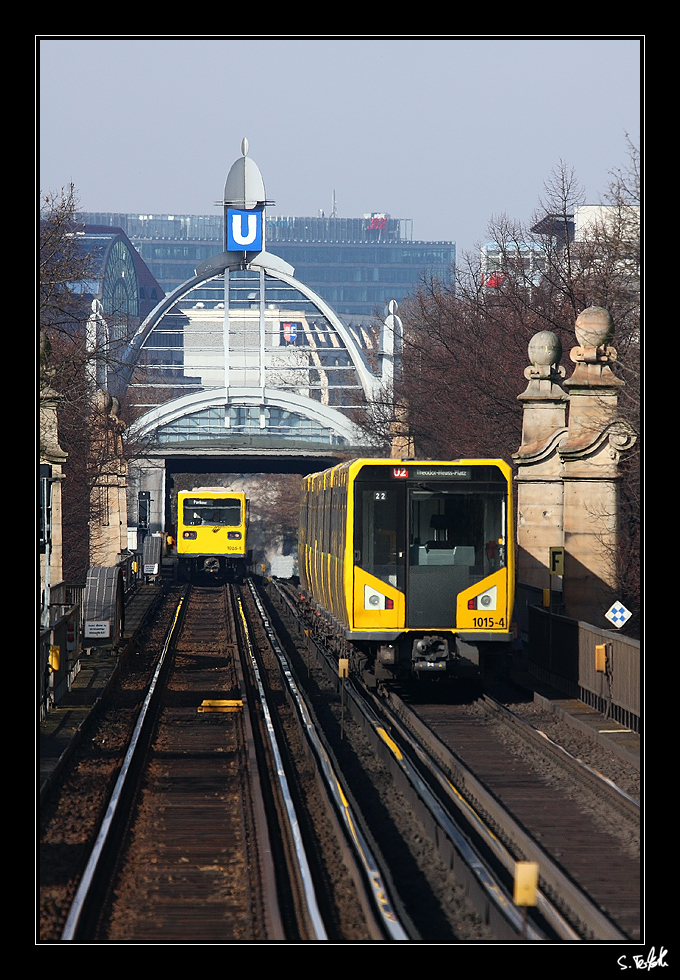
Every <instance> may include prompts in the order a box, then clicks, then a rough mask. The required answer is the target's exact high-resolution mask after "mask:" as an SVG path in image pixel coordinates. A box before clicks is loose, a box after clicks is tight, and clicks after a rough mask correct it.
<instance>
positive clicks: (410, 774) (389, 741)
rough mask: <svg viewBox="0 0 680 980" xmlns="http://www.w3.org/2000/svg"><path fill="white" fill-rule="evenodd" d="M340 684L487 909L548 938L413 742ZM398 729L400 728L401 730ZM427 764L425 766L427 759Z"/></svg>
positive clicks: (523, 931) (516, 928)
mask: <svg viewBox="0 0 680 980" xmlns="http://www.w3.org/2000/svg"><path fill="white" fill-rule="evenodd" d="M274 585H275V586H276V588H277V591H278V593H279V594H280V595H281V597H282V599H283V600H284V602H286V604H287V606H288V608H289V609H290V610H291V612H292V613H293V614H294V615H296V613H295V609H294V606H293V604H292V603H291V602H290V601H289V600H288V597H287V596H286V595H285V593H284V592H283V590H281V589H280V588H279V586H278V584H277V583H274ZM317 649H318V650H319V653H320V654H321V655H322V656H323V657H324V658H325V660H326V664H327V666H328V669H329V671H330V673H331V675H332V676H334V677H335V674H336V673H337V668H336V669H335V670H334V661H333V659H332V657H331V656H330V655H329V654H328V653H327V652H326V651H325V650H324V649H323V648H322V647H320V646H318V644H317ZM344 683H345V692H346V694H348V695H349V698H350V700H351V701H352V703H353V704H354V709H355V711H356V712H357V713H358V714H359V716H360V717H361V718H362V720H363V721H364V722H365V724H366V725H368V727H369V728H370V729H371V730H372V731H373V733H374V736H375V738H376V739H377V740H378V741H379V742H380V743H381V744H383V745H384V746H386V747H387V749H388V751H389V753H390V756H391V758H392V760H393V762H394V765H395V766H396V768H397V770H398V771H399V772H400V773H401V775H402V777H403V778H404V779H405V780H406V782H407V783H408V785H409V786H410V787H411V788H412V790H413V792H414V793H415V794H416V796H417V797H418V799H419V800H420V801H421V804H422V805H423V806H424V807H425V808H426V810H427V811H428V813H429V814H430V815H431V818H432V819H433V820H434V822H435V823H436V824H437V825H438V827H439V828H440V830H441V832H442V833H443V834H444V835H445V836H446V837H447V838H448V840H449V841H450V843H451V845H452V846H453V848H454V849H455V850H456V851H457V853H458V854H459V856H460V858H461V860H462V861H463V862H464V864H465V865H466V867H467V868H468V869H469V871H470V873H471V875H472V878H473V879H474V880H475V881H476V883H477V886H478V887H479V889H480V892H481V894H483V895H484V897H485V899H486V901H488V903H489V904H490V906H492V907H493V908H494V909H495V910H496V912H497V913H498V915H499V916H500V918H501V919H502V920H503V921H504V922H505V923H507V926H508V928H509V929H510V930H511V931H512V932H513V933H514V934H515V935H516V936H520V935H522V936H523V937H524V938H525V939H527V940H530V941H545V940H546V939H547V938H548V937H547V936H546V935H544V934H543V932H542V931H541V930H540V929H538V928H537V927H535V926H534V925H533V924H532V923H530V922H527V921H526V919H525V916H524V912H523V911H521V910H520V909H519V908H518V907H517V906H516V905H515V904H514V902H513V900H512V897H511V896H510V895H509V893H508V891H507V889H506V888H505V887H504V885H503V884H502V883H501V882H500V881H499V879H498V877H497V875H495V874H494V873H493V871H492V870H491V869H490V868H489V867H488V865H487V863H486V861H485V860H484V859H483V858H482V857H481V856H480V855H479V853H478V852H477V850H476V849H475V847H474V846H473V845H472V844H471V842H470V841H469V840H468V839H467V837H466V836H465V835H464V834H463V833H462V832H461V830H460V829H459V827H458V826H457V824H456V822H455V820H454V819H453V818H452V817H451V815H450V813H449V812H448V811H447V810H446V809H445V807H444V806H443V805H442V803H441V802H440V800H439V799H438V798H437V797H436V795H435V794H434V792H433V791H432V789H431V788H430V786H429V785H428V784H427V783H426V782H425V781H424V779H423V778H422V776H421V775H420V773H419V772H418V769H417V767H416V765H415V764H414V763H413V762H412V761H411V759H410V758H409V756H408V749H407V748H406V747H405V744H404V743H406V742H408V743H412V741H413V740H412V739H411V738H409V739H408V740H406V739H405V740H404V742H402V745H401V746H399V745H397V743H396V741H395V740H394V739H393V738H391V737H390V735H389V734H388V732H387V730H386V728H387V727H388V725H389V724H390V722H391V713H390V720H389V721H384V720H383V719H381V718H380V717H379V715H378V714H377V711H376V708H375V707H374V706H373V705H371V704H369V703H368V701H367V700H366V698H365V697H364V696H363V694H362V693H361V692H360V691H359V689H358V688H357V686H356V685H355V683H354V681H353V680H352V679H351V678H349V679H348V680H346V681H345V682H344ZM380 710H381V711H382V710H383V705H382V703H380ZM398 727H400V728H401V726H398ZM427 764H428V766H429V764H430V763H429V759H428V762H427ZM557 917H558V913H555V915H554V916H553V919H556V918H557ZM564 930H565V932H567V931H568V926H567V925H566V923H564ZM569 938H577V937H576V936H575V934H572V935H570V936H569Z"/></svg>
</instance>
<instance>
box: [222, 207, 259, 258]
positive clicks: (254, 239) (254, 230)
mask: <svg viewBox="0 0 680 980" xmlns="http://www.w3.org/2000/svg"><path fill="white" fill-rule="evenodd" d="M262 222H263V211H262V208H253V209H252V210H247V209H242V208H227V249H228V251H230V252H243V251H244V250H245V251H248V252H261V251H262Z"/></svg>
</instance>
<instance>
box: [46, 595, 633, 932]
mask: <svg viewBox="0 0 680 980" xmlns="http://www.w3.org/2000/svg"><path fill="white" fill-rule="evenodd" d="M268 593H269V594H268V595H261V594H258V590H256V589H255V587H254V585H253V583H249V585H248V586H247V587H242V588H240V589H238V590H236V589H235V590H232V591H230V592H227V591H225V590H221V589H209V590H198V591H197V590H193V595H192V597H191V601H188V602H187V604H186V606H185V607H184V609H183V611H182V613H181V615H180V614H178V616H177V622H176V624H175V627H174V631H173V630H171V629H169V630H168V635H167V636H166V639H165V644H166V645H167V647H168V651H169V656H168V662H167V668H166V669H167V684H166V683H165V678H161V676H160V674H161V673H162V670H161V667H160V665H159V663H155V665H154V674H159V688H160V689H162V690H163V692H164V693H163V694H162V698H161V700H160V703H159V706H158V707H157V708H152V709H150V712H151V717H152V721H151V725H150V729H151V731H152V733H153V738H152V737H151V735H149V736H148V738H147V741H148V746H147V749H146V756H147V769H146V770H145V775H144V776H143V777H140V779H139V780H138V782H137V785H136V787H135V788H134V789H133V790H127V791H126V792H127V794H128V799H127V802H126V804H125V806H127V807H130V809H129V811H128V812H127V815H126V816H125V817H124V818H123V820H122V823H123V825H124V828H125V832H126V833H127V837H126V843H125V844H123V843H122V839H123V838H122V833H123V832H122V831H116V832H115V834H114V836H113V838H112V840H113V843H112V844H110V845H106V848H108V850H109V851H110V855H111V856H110V858H106V859H102V866H101V870H102V872H103V880H104V885H102V886H101V887H100V888H99V891H98V892H97V889H96V888H95V893H96V894H97V898H96V902H95V907H96V911H95V912H92V911H87V913H84V912H82V911H81V907H82V902H81V899H80V898H79V895H78V894H76V898H75V901H73V902H72V904H71V916H70V917H69V922H67V924H66V927H65V928H64V931H63V935H62V936H61V938H62V939H76V941H77V938H81V937H82V936H84V935H85V936H95V937H96V938H95V939H94V941H103V942H129V941H132V942H234V941H272V940H273V941H277V940H278V941H299V940H300V939H302V940H303V941H308V940H310V939H311V940H312V941H315V940H316V941H318V940H319V939H321V940H322V941H323V940H326V939H329V940H336V941H342V942H347V941H366V940H388V941H389V940H395V939H396V940H416V941H417V940H421V941H422V940H429V941H440V942H441V941H443V942H455V941H468V942H474V941H478V942H479V941H493V940H498V939H519V938H521V939H527V940H529V941H543V940H548V939H552V940H554V939H562V940H567V941H574V940H578V939H586V940H588V939H590V940H592V939H602V938H604V939H605V940H607V939H616V938H618V939H623V941H626V940H628V941H630V938H631V937H635V936H636V929H639V903H638V904H637V906H636V888H635V886H633V887H632V888H629V889H628V891H627V894H628V896H629V898H628V899H626V900H625V901H628V904H629V908H628V910H627V911H626V909H625V908H624V909H623V910H622V911H618V910H617V909H616V908H614V907H613V901H612V900H610V899H608V898H607V896H603V895H599V894H595V895H590V894H589V892H592V891H594V890H595V886H594V885H593V886H592V887H590V886H588V884H587V882H585V881H584V880H582V879H581V878H580V877H579V873H578V872H577V871H576V870H575V869H574V868H573V867H571V865H570V864H569V862H568V861H567V858H566V856H565V855H564V854H563V853H556V852H558V851H560V852H561V851H563V850H564V840H567V839H568V837H569V834H567V835H566V837H565V838H564V840H563V838H562V836H561V832H560V833H557V837H556V843H555V841H553V840H551V839H550V838H549V836H548V835H547V833H546V832H544V831H541V829H540V827H539V828H536V827H533V826H532V825H531V821H530V820H529V816H528V815H527V813H523V812H521V811H520V810H519V807H518V806H516V807H515V810H516V811H517V812H515V814H514V815H512V816H508V815H507V814H506V813H505V809H506V807H504V806H503V804H505V803H507V804H508V805H510V801H509V799H505V798H504V797H508V795H509V790H506V789H502V788H500V787H498V786H497V785H494V784H493V783H492V775H491V774H489V773H488V772H487V771H486V770H484V763H483V761H479V762H478V761H477V760H476V759H474V758H472V757H471V754H472V749H471V750H470V752H469V753H467V755H468V756H470V757H469V758H465V756H466V751H463V750H464V748H465V745H464V742H465V738H464V733H465V732H466V731H467V732H468V735H469V741H470V743H471V744H472V745H473V746H474V748H475V751H478V752H480V753H481V757H483V756H484V751H483V750H482V745H483V744H484V743H485V737H486V736H491V735H493V738H492V739H491V740H490V741H488V742H487V743H486V744H487V748H486V750H485V751H486V757H487V762H488V764H489V766H490V768H491V769H493V764H494V762H495V765H496V768H497V769H499V770H500V772H501V773H502V774H503V775H505V777H506V780H507V777H508V775H509V774H510V773H511V772H512V769H511V767H510V765H509V763H508V761H507V759H506V758H505V757H504V756H503V755H502V752H501V749H502V750H503V751H504V752H506V753H510V754H511V755H512V756H513V759H514V760H515V762H516V760H517V758H522V756H524V757H531V759H532V761H533V764H534V769H536V770H537V772H539V773H540V772H541V768H542V766H541V764H538V765H537V760H540V759H544V758H545V748H546V745H547V740H546V739H545V738H541V737H540V736H537V738H538V743H536V744H534V743H533V742H532V743H530V744H531V748H523V749H521V750H520V749H519V748H518V744H520V743H521V744H522V745H526V744H529V743H526V742H525V738H526V736H527V734H528V733H527V732H525V731H524V727H525V726H523V725H522V723H521V722H520V721H519V720H518V719H517V718H512V717H511V718H510V722H509V723H508V722H506V721H504V720H502V714H503V713H502V707H501V706H500V705H499V704H498V703H496V702H493V701H491V700H488V699H487V700H485V701H483V702H475V703H473V704H467V705H434V706H433V705H417V704H410V705H409V704H406V703H405V701H403V700H400V699H399V698H398V697H396V695H392V696H390V697H387V698H385V697H384V698H375V697H373V696H372V695H368V696H367V697H365V698H364V697H363V696H362V698H359V697H358V696H355V694H354V693H350V692H352V688H353V685H351V684H347V685H346V686H345V685H344V684H341V683H340V681H339V679H338V676H337V663H336V662H335V660H334V658H332V657H330V658H329V659H328V660H325V659H324V658H323V657H321V659H320V660H319V661H317V660H316V659H313V657H312V654H316V652H317V643H316V642H313V641H312V640H311V637H310V636H308V635H306V633H308V632H309V631H308V630H307V631H305V628H304V624H301V623H300V622H299V621H297V622H295V621H294V620H293V618H292V615H293V613H294V611H295V609H294V601H293V600H292V599H291V597H290V596H288V597H286V596H285V595H284V593H283V592H282V591H281V590H280V589H274V587H273V586H270V587H269V590H268ZM173 632H174V638H173V639H172V640H171V638H170V637H171V634H172V633H173ZM171 648H173V652H172V653H170V651H171ZM239 652H240V655H239ZM303 688H304V690H303ZM148 697H149V695H147V699H148ZM361 700H363V704H361V703H360V701H361ZM225 702H235V703H234V704H225ZM239 702H241V703H242V707H241V704H239ZM232 709H235V710H232ZM456 713H457V714H456ZM447 726H448V729H447ZM454 729H455V731H456V732H457V734H455V735H452V734H451V733H452V731H453V730H454ZM483 735H484V736H485V737H482V736H483ZM145 738H146V737H142V739H141V741H142V742H143V741H144V740H145ZM97 739H100V740H101V744H102V745H103V744H104V736H103V735H102V736H98V735H95V736H94V738H93V743H96V742H97ZM447 743H448V744H447ZM452 745H453V747H452ZM456 746H457V747H456ZM499 746H500V747H501V749H499ZM123 751H124V750H123ZM552 751H554V752H556V754H557V756H558V757H559V756H560V755H561V756H564V753H560V752H559V749H557V748H555V749H553V750H552ZM117 754H118V755H121V754H122V753H121V751H120V749H119V750H118V753H117ZM466 763H467V764H466ZM568 764H569V765H571V770H570V771H569V775H568V777H565V776H564V775H563V774H564V772H565V769H564V766H566V765H568ZM551 766H553V767H557V766H558V763H557V762H555V761H553V762H552V763H551ZM124 768H125V764H124V763H123V765H122V768H121V771H122V769H124ZM529 768H530V767H529ZM473 770H474V772H473ZM557 771H558V770H557V769H555V768H553V771H552V772H551V774H550V779H551V780H552V783H553V784H554V785H553V788H555V784H556V785H557V786H558V787H559V788H560V790H561V791H564V789H565V787H566V786H567V784H568V786H569V788H570V792H571V793H572V796H573V795H574V794H576V796H577V797H578V798H580V802H581V804H583V800H584V799H585V798H588V799H590V798H595V797H596V798H597V799H598V800H599V804H598V805H599V807H600V811H601V812H604V811H606V810H607V808H609V811H610V812H611V813H614V814H616V813H618V814H619V815H620V813H621V812H622V810H626V809H627V812H628V813H629V816H628V817H627V819H628V820H629V826H630V828H631V829H630V833H629V837H634V834H635V830H634V827H635V821H636V819H639V813H636V807H635V803H634V801H631V800H624V799H623V797H622V795H621V794H620V793H619V794H617V793H616V792H615V791H613V790H612V787H611V786H608V785H607V784H606V782H604V781H602V780H600V781H599V786H598V785H597V781H595V782H593V777H592V773H589V772H588V771H587V770H584V767H582V766H579V765H578V764H577V763H575V762H574V760H571V763H568V760H566V759H565V758H560V759H559V773H560V775H558V776H556V775H555V773H556V772H557ZM258 773H259V774H261V777H263V778H259V783H258ZM574 773H576V774H578V778H577V775H576V774H574ZM534 776H536V773H534ZM119 778H120V777H119ZM521 778H522V780H524V779H527V778H529V777H527V776H526V775H525V774H522V777H521ZM532 778H533V777H532ZM542 779H543V781H542V782H541V776H540V775H539V777H538V781H537V782H536V784H535V785H536V790H535V792H537V793H538V794H539V800H540V801H544V800H545V787H546V775H545V764H544V763H543V773H542ZM579 779H580V782H579ZM510 782H511V780H510ZM522 785H523V784H522ZM258 787H259V788H258ZM579 787H580V788H579ZM612 792H614V798H615V800H616V802H615V803H612V802H611V801H610V799H609V794H611V793H612ZM117 795H121V796H122V795H123V793H122V791H121V793H120V794H118V790H117V787H116V788H114V791H113V795H112V799H115V798H116V796H117ZM525 802H526V801H525ZM577 802H578V800H577ZM572 803H574V801H573V800H572ZM574 805H576V803H574ZM121 808H122V809H124V807H123V806H122V805H121ZM510 808H511V809H512V806H510ZM537 808H538V809H540V807H539V806H538V804H536V803H534V804H533V805H529V806H528V810H529V812H530V811H531V810H532V809H537ZM582 808H583V807H582ZM591 808H592V807H591ZM109 809H110V806H109ZM558 809H559V805H558ZM471 815H472V816H471ZM591 816H592V814H591ZM106 822H107V819H106V818H105V819H104V821H103V825H104V824H106ZM614 822H616V821H614ZM618 823H619V824H620V823H621V821H620V820H618ZM286 827H288V828H289V829H288V830H286V829H285V828H286ZM573 827H574V825H573V824H571V825H570V826H569V832H570V833H571V831H572V829H573ZM591 830H592V825H591ZM601 831H602V827H599V829H598V833H600V832H601ZM610 831H611V828H610ZM579 832H581V831H579ZM582 833H584V834H586V838H583V837H582V838H581V844H580V845H579V846H577V848H576V852H577V853H578V851H579V849H581V850H583V848H584V847H585V846H586V843H588V838H587V833H588V831H587V829H584V830H583V831H582ZM584 840H585V842H586V843H584ZM609 844H610V845H611V846H613V848H614V852H615V853H616V855H617V857H616V860H617V861H618V860H619V859H620V857H621V853H627V855H628V857H629V858H630V859H631V860H632V861H633V867H634V864H635V855H634V854H633V855H632V858H631V851H632V850H634V844H633V843H631V840H630V839H629V840H628V841H627V844H626V846H624V843H623V842H622V841H621V839H620V838H619V840H618V841H617V840H616V839H615V838H614V837H613V835H612V834H611V832H610V833H609ZM589 846H595V847H596V848H597V847H600V846H601V842H600V837H599V836H598V837H596V838H595V839H594V840H590V842H589ZM106 848H105V847H102V850H106ZM96 850H97V846H96V845H95V851H96ZM551 852H552V853H551ZM527 859H529V860H537V861H538V863H539V866H540V868H541V886H542V890H541V896H540V899H539V907H538V908H537V909H536V910H534V911H533V912H532V913H531V914H530V915H529V916H523V915H522V913H521V912H520V911H519V910H518V909H517V908H515V907H514V906H513V903H512V898H511V894H512V882H511V876H512V869H513V867H514V862H515V861H516V860H527ZM637 861H638V871H637V873H638V876H639V857H638V858H637ZM591 863H592V862H591ZM625 867H626V866H625V862H621V868H622V874H625ZM629 870H630V866H629ZM250 871H255V872H256V873H255V874H253V875H251V874H250V873H249V872H250ZM87 878H88V872H87V871H86V873H85V875H84V876H83V878H82V882H85V881H86V879H87ZM631 880H632V879H631ZM81 887H83V885H82V883H81ZM625 901H624V903H623V904H624V906H625ZM608 903H609V904H608ZM636 909H637V910H638V911H637V915H638V920H637V921H636V919H635V915H636ZM73 916H75V926H74V920H73ZM81 916H82V918H81Z"/></svg>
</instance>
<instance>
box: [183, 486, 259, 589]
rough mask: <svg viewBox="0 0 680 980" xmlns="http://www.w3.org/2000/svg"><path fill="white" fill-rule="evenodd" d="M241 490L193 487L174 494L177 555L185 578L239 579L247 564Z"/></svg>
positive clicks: (246, 506)
mask: <svg viewBox="0 0 680 980" xmlns="http://www.w3.org/2000/svg"><path fill="white" fill-rule="evenodd" d="M248 522H249V503H248V499H247V498H246V495H245V494H244V493H238V492H236V491H232V490H226V489H224V488H223V487H196V488H195V489H194V490H181V491H180V492H179V493H178V494H177V558H178V564H179V574H180V578H182V579H184V580H186V581H211V580H212V581H226V580H228V579H232V580H237V579H243V577H244V576H245V575H246V574H247V569H248V565H249V551H248Z"/></svg>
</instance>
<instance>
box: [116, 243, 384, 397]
mask: <svg viewBox="0 0 680 980" xmlns="http://www.w3.org/2000/svg"><path fill="white" fill-rule="evenodd" d="M241 267H243V260H242V255H241V253H238V252H222V253H221V254H220V255H216V256H214V257H213V258H212V259H208V260H207V261H206V262H204V263H202V265H200V266H199V267H198V269H197V270H196V275H195V276H194V278H193V279H188V280H187V281H186V282H185V283H182V285H181V286H178V287H177V289H175V290H173V292H172V293H170V294H169V295H168V296H166V297H165V298H164V299H162V300H161V302H160V303H159V304H158V305H157V306H156V307H155V308H154V309H153V310H152V311H151V313H149V315H148V316H147V317H146V319H145V320H144V322H143V323H142V324H141V325H140V326H139V328H138V329H137V331H136V333H135V335H134V336H133V337H132V339H131V340H130V343H129V345H128V347H127V348H126V350H125V352H124V355H123V361H124V363H125V365H126V367H127V368H128V369H129V370H131V369H132V368H133V367H134V364H135V362H136V359H137V357H138V356H139V352H140V350H141V348H142V345H143V344H144V341H145V340H146V338H147V337H148V336H149V334H150V333H151V331H152V330H153V328H154V327H155V326H156V324H157V323H158V322H159V321H160V319H161V318H162V317H163V316H164V315H165V314H166V313H167V312H168V311H169V310H170V309H172V307H173V306H174V305H175V303H178V302H179V301H180V300H181V299H182V297H184V296H186V295H187V293H190V292H191V290H192V289H195V288H196V286H200V285H201V283H204V282H207V281H208V280H209V279H215V278H217V276H218V275H219V274H220V273H221V272H224V270H225V269H227V268H233V269H236V268H241ZM246 268H248V269H259V268H263V269H264V271H265V273H266V274H268V275H270V276H272V278H274V279H278V280H280V281H281V282H284V283H286V284H287V285H289V286H292V287H293V288H294V289H297V290H299V291H300V292H301V293H302V294H303V296H305V297H306V298H307V299H308V300H310V302H312V303H314V305H315V306H316V307H317V308H318V310H319V311H320V312H321V313H322V314H323V315H324V316H325V317H326V318H327V319H328V320H329V322H330V323H331V324H332V325H333V327H334V328H335V329H336V330H337V332H338V334H339V335H340V337H341V338H342V341H343V343H344V344H345V348H346V350H347V352H348V354H349V356H350V358H351V360H352V363H353V365H354V368H355V370H356V372H357V376H358V377H359V380H360V382H361V386H362V388H363V390H364V394H365V395H366V397H367V398H369V397H370V396H371V395H372V394H374V393H375V391H376V390H377V388H378V387H379V385H380V379H379V378H377V377H376V376H375V374H374V373H373V371H372V370H371V368H370V366H369V364H368V361H367V360H366V357H365V356H364V353H363V351H362V350H361V348H360V347H359V345H358V344H357V342H356V341H355V339H354V337H353V336H352V334H351V333H350V331H349V330H348V329H347V327H346V326H345V325H344V323H343V322H342V321H341V320H340V319H339V317H338V315H337V314H336V313H335V312H334V311H333V309H332V308H331V307H330V306H329V305H328V304H327V303H326V301H325V300H323V299H322V298H321V297H320V296H319V295H318V293H315V292H314V290H313V289H310V288H309V286H306V285H305V284H304V283H302V282H300V280H299V279H296V278H295V277H294V275H293V272H294V269H293V267H292V266H290V265H288V263H287V262H284V261H283V259H280V258H279V257H278V256H277V255H271V254H270V253H267V252H260V253H259V255H257V256H255V258H253V259H251V260H250V261H249V262H248V263H247V264H246Z"/></svg>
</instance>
